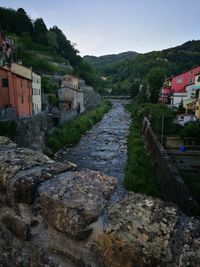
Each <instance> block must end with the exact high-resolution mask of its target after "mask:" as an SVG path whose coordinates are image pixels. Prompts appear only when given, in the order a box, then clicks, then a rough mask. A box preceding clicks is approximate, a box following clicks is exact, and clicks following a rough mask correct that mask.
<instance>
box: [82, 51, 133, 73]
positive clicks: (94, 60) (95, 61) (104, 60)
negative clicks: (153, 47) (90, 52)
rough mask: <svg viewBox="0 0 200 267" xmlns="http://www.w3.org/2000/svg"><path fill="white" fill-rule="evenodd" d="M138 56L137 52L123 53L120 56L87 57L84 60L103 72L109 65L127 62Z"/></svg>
mask: <svg viewBox="0 0 200 267" xmlns="http://www.w3.org/2000/svg"><path fill="white" fill-rule="evenodd" d="M136 55H138V53H137V52H132V51H130V52H123V53H119V54H111V55H105V56H100V57H95V56H85V57H84V59H85V60H86V61H88V62H89V63H90V65H91V66H93V67H94V68H97V69H99V70H101V69H102V70H103V69H104V68H105V67H107V65H110V64H113V63H117V62H123V61H127V60H131V59H132V60H133V59H134V58H135V57H136Z"/></svg>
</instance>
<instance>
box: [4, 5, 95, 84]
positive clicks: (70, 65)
mask: <svg viewBox="0 0 200 267" xmlns="http://www.w3.org/2000/svg"><path fill="white" fill-rule="evenodd" d="M0 25H1V31H2V32H3V34H4V35H5V36H6V37H8V38H11V39H12V40H13V41H14V51H13V59H14V61H15V62H18V61H19V60H20V61H22V63H23V64H24V65H25V66H27V67H32V68H33V70H34V71H36V72H38V73H40V74H48V75H55V74H56V75H63V74H66V73H71V74H74V75H77V76H79V77H80V78H83V79H84V80H85V81H86V83H87V84H89V85H92V86H94V87H98V76H97V75H96V73H95V71H94V70H93V68H92V67H91V66H90V65H89V64H88V63H87V62H86V61H85V60H84V59H83V58H82V57H81V56H80V55H79V51H78V50H77V49H76V48H75V47H74V46H73V45H72V43H71V42H70V40H68V39H67V37H66V36H65V35H64V33H63V32H62V31H61V30H60V29H59V28H58V27H57V26H53V27H52V28H49V29H47V27H46V25H45V23H44V21H43V19H42V18H37V19H36V20H34V21H33V20H32V19H31V18H30V17H29V16H28V15H27V13H26V11H25V10H24V9H23V8H19V9H18V10H14V9H7V8H3V7H0ZM0 52H1V51H0Z"/></svg>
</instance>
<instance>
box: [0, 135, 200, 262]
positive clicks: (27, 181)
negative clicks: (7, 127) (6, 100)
mask: <svg viewBox="0 0 200 267" xmlns="http://www.w3.org/2000/svg"><path fill="white" fill-rule="evenodd" d="M120 190H122V188H121V189H120ZM120 190H117V180H116V179H115V178H114V177H109V176H106V175H104V174H102V173H100V172H94V171H90V170H84V171H77V170H76V166H75V165H73V164H72V163H69V162H65V163H59V162H55V161H53V160H51V159H49V158H48V157H46V156H45V155H43V154H41V153H39V152H36V151H32V150H30V149H26V148H24V149H22V148H19V147H17V146H16V144H14V143H12V142H11V141H10V140H9V139H7V138H5V137H0V266H16V267H23V266H24V267H25V266H37V267H46V266H49V267H66V266H70V267H77V266H78V267H84V266H85V267H86V266H87V267H124V266H127V267H128V266H133V267H134V266H137V267H148V266H149V267H152V266H160V267H175V266H179V267H186V266H191V267H197V266H200V246H199V239H200V231H199V229H200V221H199V220H198V219H197V218H196V219H195V218H192V217H187V216H186V215H184V214H183V213H181V212H180V211H179V210H178V209H177V208H176V207H175V206H173V205H170V204H169V203H165V202H163V201H161V200H159V199H155V198H152V197H147V196H145V195H139V194H135V193H133V192H131V193H127V192H125V194H123V197H120V198H116V194H118V191H120Z"/></svg>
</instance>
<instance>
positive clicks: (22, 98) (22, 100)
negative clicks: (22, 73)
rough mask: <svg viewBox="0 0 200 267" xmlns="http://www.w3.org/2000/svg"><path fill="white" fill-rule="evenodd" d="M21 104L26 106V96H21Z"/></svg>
mask: <svg viewBox="0 0 200 267" xmlns="http://www.w3.org/2000/svg"><path fill="white" fill-rule="evenodd" d="M21 103H22V104H24V96H23V95H22V96H21Z"/></svg>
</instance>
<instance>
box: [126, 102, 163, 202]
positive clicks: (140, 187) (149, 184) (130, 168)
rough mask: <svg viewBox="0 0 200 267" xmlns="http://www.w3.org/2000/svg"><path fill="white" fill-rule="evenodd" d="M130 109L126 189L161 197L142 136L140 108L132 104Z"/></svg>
mask: <svg viewBox="0 0 200 267" xmlns="http://www.w3.org/2000/svg"><path fill="white" fill-rule="evenodd" d="M128 109H129V111H130V112H131V114H132V123H131V126H130V128H129V136H128V159H127V163H126V169H125V176H124V187H125V188H126V189H127V190H130V191H134V192H137V193H142V194H146V195H151V196H153V197H161V193H160V191H159V189H158V185H157V181H156V175H155V173H154V170H153V166H152V162H151V159H150V157H149V156H148V154H147V151H146V149H145V146H144V141H143V139H142V136H141V134H140V119H139V116H138V109H139V108H138V107H137V106H134V105H133V104H132V105H130V106H129V107H128Z"/></svg>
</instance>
